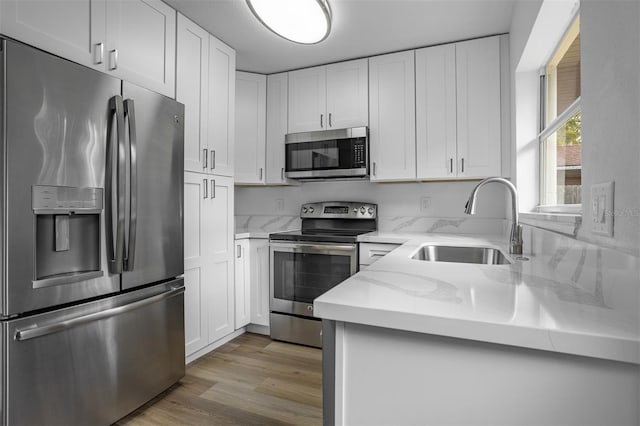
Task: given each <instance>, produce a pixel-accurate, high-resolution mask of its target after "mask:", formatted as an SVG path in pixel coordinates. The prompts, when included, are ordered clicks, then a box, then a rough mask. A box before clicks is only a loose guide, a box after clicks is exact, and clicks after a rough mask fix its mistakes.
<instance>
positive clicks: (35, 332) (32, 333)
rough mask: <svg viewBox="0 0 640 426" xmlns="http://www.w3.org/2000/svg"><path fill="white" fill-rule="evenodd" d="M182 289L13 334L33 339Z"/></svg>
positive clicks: (140, 304) (156, 299) (150, 302)
mask: <svg viewBox="0 0 640 426" xmlns="http://www.w3.org/2000/svg"><path fill="white" fill-rule="evenodd" d="M184 291H185V288H184V287H178V288H172V289H171V290H169V291H166V292H164V293H160V294H156V295H155V296H151V297H148V298H146V299H142V300H136V301H135V302H132V303H129V304H128V305H123V306H117V307H115V308H111V309H107V310H106V311H98V312H94V313H92V314H88V315H82V316H79V317H76V318H72V319H68V320H65V321H60V322H58V323H55V324H50V325H46V326H41V327H35V328H28V329H24V330H17V331H16V334H15V339H16V340H17V341H19V342H20V341H24V340H29V339H35V338H36V337H42V336H47V335H49V334H53V333H58V332H61V331H65V330H68V329H70V328H73V327H78V326H80V325H83V324H88V323H91V322H95V321H99V320H103V319H106V318H110V317H113V316H116V315H120V314H123V313H125V312H130V311H133V310H134V309H139V308H142V307H143V306H149V305H151V304H154V303H157V302H159V301H161V300H165V299H169V298H170V297H174V296H177V295H180V294H182V293H184Z"/></svg>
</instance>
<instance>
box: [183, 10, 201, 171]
mask: <svg viewBox="0 0 640 426" xmlns="http://www.w3.org/2000/svg"><path fill="white" fill-rule="evenodd" d="M208 73H209V33H207V32H206V31H205V30H204V29H202V28H200V27H199V26H198V25H196V24H194V23H193V22H192V21H190V20H189V19H187V18H185V17H184V16H183V15H181V14H178V29H177V49H176V100H177V101H178V102H182V103H183V104H184V116H185V120H184V122H185V126H184V169H185V170H187V171H192V172H203V171H205V170H206V169H205V166H206V165H207V163H206V161H205V158H204V157H205V155H206V156H208V150H209V148H208V145H207V136H208V133H207V99H208V98H207V96H206V95H207V93H208V81H209V74H208Z"/></svg>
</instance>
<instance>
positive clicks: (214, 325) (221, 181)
mask: <svg viewBox="0 0 640 426" xmlns="http://www.w3.org/2000/svg"><path fill="white" fill-rule="evenodd" d="M233 191H234V187H233V179H232V178H228V177H220V176H210V175H203V174H199V173H191V172H187V173H185V177H184V253H185V259H184V277H185V288H186V290H185V344H186V355H187V357H189V356H190V355H193V354H195V353H196V352H198V351H202V352H203V353H205V352H206V351H207V347H208V346H210V347H211V349H213V347H215V346H214V345H215V342H216V341H218V340H220V339H222V338H224V337H226V336H228V335H229V334H231V333H233V332H234V330H235V314H234V311H235V293H234V239H233V227H234V217H233V197H234V195H233Z"/></svg>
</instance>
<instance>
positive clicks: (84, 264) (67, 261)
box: [32, 185, 103, 288]
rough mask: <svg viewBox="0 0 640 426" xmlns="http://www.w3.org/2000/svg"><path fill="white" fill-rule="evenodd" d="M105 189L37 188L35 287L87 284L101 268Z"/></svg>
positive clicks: (34, 209)
mask: <svg viewBox="0 0 640 426" xmlns="http://www.w3.org/2000/svg"><path fill="white" fill-rule="evenodd" d="M102 206H103V189H102V188H78V187H68V186H44V185H34V186H33V189H32V207H33V212H34V214H35V217H36V223H35V226H36V233H35V238H36V245H35V247H36V253H35V277H34V278H35V279H34V281H33V286H34V287H36V288H37V287H46V286H51V285H59V284H65V283H72V282H78V281H84V280H87V279H90V278H95V277H99V276H102V275H103V272H102V270H101V267H100V214H101V213H102Z"/></svg>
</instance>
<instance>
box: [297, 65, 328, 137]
mask: <svg viewBox="0 0 640 426" xmlns="http://www.w3.org/2000/svg"><path fill="white" fill-rule="evenodd" d="M326 83H327V80H326V73H325V67H315V68H306V69H302V70H298V71H291V72H290V73H289V133H296V132H309V131H313V130H322V129H324V128H325V126H326V121H325V120H326V116H325V115H326V108H327V103H326V101H327V93H326Z"/></svg>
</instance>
